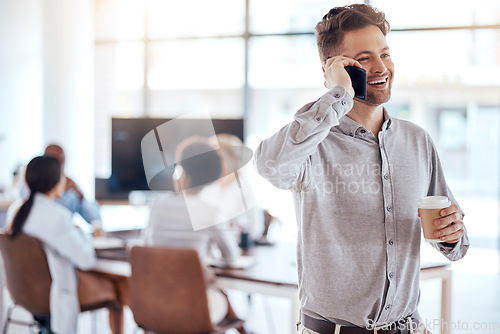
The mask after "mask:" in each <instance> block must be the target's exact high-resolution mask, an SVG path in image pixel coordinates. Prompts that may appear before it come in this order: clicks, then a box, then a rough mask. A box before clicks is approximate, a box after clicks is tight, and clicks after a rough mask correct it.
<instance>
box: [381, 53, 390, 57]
mask: <svg viewBox="0 0 500 334" xmlns="http://www.w3.org/2000/svg"><path fill="white" fill-rule="evenodd" d="M390 56H391V55H390V54H388V53H384V54H383V55H382V58H389V57H390Z"/></svg>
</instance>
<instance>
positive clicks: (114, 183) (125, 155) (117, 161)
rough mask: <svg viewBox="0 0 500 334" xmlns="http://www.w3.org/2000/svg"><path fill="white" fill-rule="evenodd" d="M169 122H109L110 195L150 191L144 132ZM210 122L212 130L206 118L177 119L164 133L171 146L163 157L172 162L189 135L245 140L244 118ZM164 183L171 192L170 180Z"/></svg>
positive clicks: (150, 119) (153, 120) (134, 120)
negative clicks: (144, 148)
mask: <svg viewBox="0 0 500 334" xmlns="http://www.w3.org/2000/svg"><path fill="white" fill-rule="evenodd" d="M171 120H172V119H169V118H113V119H112V134H111V135H112V139H111V152H112V153H111V176H110V178H109V179H108V182H107V188H108V191H109V192H110V193H111V194H113V193H128V192H130V191H133V190H150V188H149V187H148V182H147V180H146V174H145V172H144V164H143V160H142V152H141V141H142V139H143V138H144V136H145V135H146V134H147V133H149V132H150V131H152V130H153V129H155V128H157V127H158V126H160V125H162V124H165V123H166V122H169V121H171ZM211 121H212V124H213V130H211V129H206V127H204V125H206V124H207V123H206V122H207V120H206V119H187V118H186V119H176V123H175V124H176V126H175V127H169V128H168V129H169V131H170V132H171V133H168V134H164V135H168V141H169V143H171V145H168V147H164V148H163V151H164V154H165V156H166V157H167V158H168V157H172V159H173V157H174V154H175V147H176V146H177V145H178V144H179V143H180V142H181V141H182V140H184V139H185V138H187V137H189V136H192V135H198V136H207V137H208V136H210V135H211V134H213V132H212V131H214V132H215V133H216V134H220V133H228V134H232V135H235V136H237V137H238V138H240V139H241V141H243V140H244V123H243V119H212V120H211ZM172 172H173V167H172ZM166 174H169V173H168V172H167V173H166ZM166 181H167V182H170V184H167V185H166V189H165V188H162V189H161V190H173V184H172V181H171V179H170V178H167V180H166ZM153 190H156V189H153ZM158 190H160V189H158Z"/></svg>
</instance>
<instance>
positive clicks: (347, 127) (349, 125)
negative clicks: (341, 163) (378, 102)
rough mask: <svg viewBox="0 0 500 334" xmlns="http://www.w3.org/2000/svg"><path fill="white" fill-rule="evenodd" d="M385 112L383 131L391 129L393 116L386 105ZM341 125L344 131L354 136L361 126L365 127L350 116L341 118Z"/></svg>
mask: <svg viewBox="0 0 500 334" xmlns="http://www.w3.org/2000/svg"><path fill="white" fill-rule="evenodd" d="M383 112H384V123H382V131H385V130H389V128H390V126H391V124H392V118H391V116H390V115H389V113H388V112H387V109H385V107H384V109H383ZM339 127H340V130H342V132H343V133H345V134H346V135H348V136H352V137H354V136H355V135H356V134H357V131H358V130H360V128H362V129H364V127H363V126H362V125H361V124H359V123H357V122H356V121H354V120H352V119H351V118H350V117H348V116H344V117H342V118H341V119H340V120H339Z"/></svg>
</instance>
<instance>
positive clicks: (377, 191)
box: [254, 4, 469, 334]
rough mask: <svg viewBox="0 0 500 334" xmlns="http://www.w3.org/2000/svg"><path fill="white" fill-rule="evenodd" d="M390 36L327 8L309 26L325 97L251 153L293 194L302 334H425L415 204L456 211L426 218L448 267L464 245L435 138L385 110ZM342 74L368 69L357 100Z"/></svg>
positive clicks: (378, 20) (369, 22)
mask: <svg viewBox="0 0 500 334" xmlns="http://www.w3.org/2000/svg"><path fill="white" fill-rule="evenodd" d="M388 32H389V23H388V22H387V20H386V19H385V15H384V13H383V12H381V11H379V10H377V9H375V8H374V7H371V6H369V5H365V4H354V5H348V6H344V7H335V8H332V9H331V10H330V11H329V12H328V13H327V14H326V15H325V16H324V17H323V19H322V20H321V21H320V22H319V23H318V24H317V25H316V38H317V46H318V51H319V56H320V60H321V64H322V68H323V72H324V77H325V82H324V84H325V87H326V88H327V89H328V91H327V92H326V93H325V94H324V95H322V96H321V97H320V98H319V99H318V100H317V101H315V102H311V103H309V104H307V105H305V106H304V107H303V108H302V109H300V110H299V111H298V112H297V113H296V114H295V116H294V121H293V122H291V123H289V124H288V125H286V126H285V127H284V128H282V129H281V130H280V131H278V132H277V133H276V134H274V135H273V136H272V137H270V138H269V139H267V140H265V141H263V142H262V143H261V144H260V146H259V147H258V148H257V150H256V152H255V155H254V156H255V165H256V167H257V170H258V171H259V173H260V174H261V175H262V176H263V177H265V178H266V179H267V180H269V181H270V182H271V183H273V184H274V185H275V186H277V187H279V188H281V189H289V190H291V192H292V194H293V196H294V201H295V208H296V216H297V222H298V245H297V247H298V251H297V255H298V261H297V262H298V271H299V295H300V299H301V311H302V325H303V333H336V334H338V333H377V332H378V334H381V333H395V332H398V330H399V333H414V332H415V333H416V332H419V333H423V332H425V331H426V329H425V326H423V322H420V317H419V315H418V310H417V308H418V303H419V299H420V292H419V274H420V257H419V256H420V240H421V225H420V221H419V218H418V211H417V203H418V201H419V200H420V199H421V198H422V197H425V196H434V195H437V196H447V197H448V198H449V199H450V200H451V202H452V203H453V204H452V205H451V206H450V207H449V208H446V209H443V210H441V212H440V214H441V217H440V218H439V219H436V220H435V221H434V224H435V225H436V226H438V225H440V226H441V225H442V227H440V228H439V229H438V231H437V232H436V235H435V236H436V238H439V240H440V242H439V243H435V244H432V246H433V247H434V248H435V249H436V250H437V251H439V252H440V253H442V254H443V255H444V256H446V257H447V258H448V259H449V260H451V261H455V260H459V259H461V258H462V257H463V256H464V255H465V254H466V252H467V249H468V248H469V239H468V238H467V234H466V231H465V227H464V223H463V221H462V219H463V212H462V211H461V210H460V208H459V207H458V204H457V202H456V200H455V199H454V197H453V195H452V193H451V191H450V190H449V189H448V186H447V184H446V181H445V177H444V174H443V169H442V167H441V164H440V162H439V157H438V154H437V150H436V148H435V146H434V144H433V142H432V139H431V138H430V136H429V135H428V134H427V132H425V131H424V130H423V129H421V128H420V127H418V126H416V125H414V124H412V123H410V122H407V121H402V120H399V119H397V118H395V117H392V116H390V115H389V113H388V112H387V110H386V109H385V107H384V105H383V104H384V103H386V102H388V101H389V99H390V97H391V88H392V83H393V80H394V72H395V71H394V64H393V62H392V59H391V53H390V49H389V46H388V45H387V42H386V35H387V33H388ZM345 66H355V67H358V68H363V69H364V70H365V71H366V74H367V89H366V90H367V96H366V99H360V98H357V97H354V95H355V94H354V89H353V87H352V83H351V79H350V76H349V75H348V72H347V70H346V69H345ZM380 326H383V327H385V328H381V327H380ZM416 327H418V329H417V328H416ZM374 329H375V330H374Z"/></svg>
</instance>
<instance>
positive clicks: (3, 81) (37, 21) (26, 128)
mask: <svg viewBox="0 0 500 334" xmlns="http://www.w3.org/2000/svg"><path fill="white" fill-rule="evenodd" d="M41 19H42V17H41V1H39V0H22V1H12V0H0V50H1V52H0V188H1V187H8V185H9V184H10V183H11V179H12V171H13V170H14V168H15V166H16V164H18V163H24V162H25V161H26V160H27V159H29V158H30V157H31V156H32V155H33V154H34V153H36V152H38V151H40V150H41V145H42V144H41V138H42V133H41V127H40V123H41V112H42V107H41V101H42V96H41V94H42V90H41V73H42V57H41V56H42V48H41V46H42V34H41V30H42V29H41V28H42V22H41Z"/></svg>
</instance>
